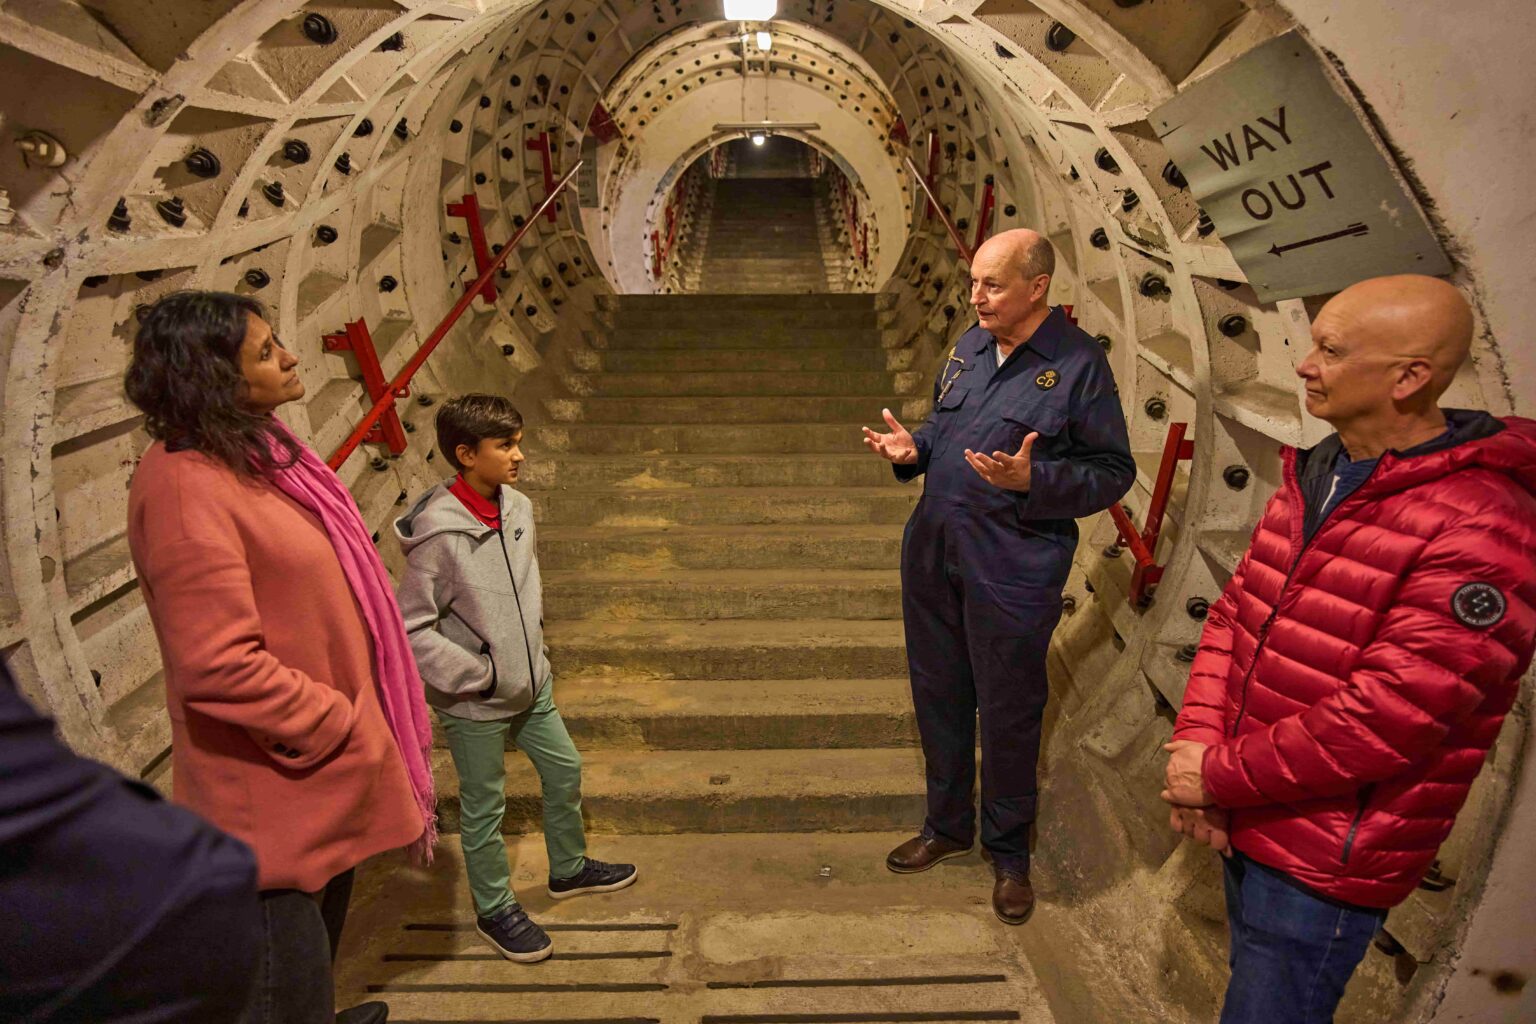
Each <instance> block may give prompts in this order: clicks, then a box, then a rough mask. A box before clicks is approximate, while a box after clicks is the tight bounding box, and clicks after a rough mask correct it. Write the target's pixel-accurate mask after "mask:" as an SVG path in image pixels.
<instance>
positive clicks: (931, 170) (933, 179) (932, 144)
mask: <svg viewBox="0 0 1536 1024" xmlns="http://www.w3.org/2000/svg"><path fill="white" fill-rule="evenodd" d="M939 156H940V149H939V133H938V132H929V133H928V174H927V177H926V178H925V179H924V180H926V181H927V182H928V189H929V191H930V192H932V193H933V194H934V195H938V191H939ZM933 210H934V204H933V199H932V198H930V199H929V200H928V208H927V210H926V211H924V213H923V222H924V223H927V221H928V219H929V218H930V217H932V216H933Z"/></svg>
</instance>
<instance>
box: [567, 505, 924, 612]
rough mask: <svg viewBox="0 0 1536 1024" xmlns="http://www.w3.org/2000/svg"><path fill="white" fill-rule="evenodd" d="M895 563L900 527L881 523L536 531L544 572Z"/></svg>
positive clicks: (841, 566)
mask: <svg viewBox="0 0 1536 1024" xmlns="http://www.w3.org/2000/svg"><path fill="white" fill-rule="evenodd" d="M900 562H901V530H900V529H899V528H898V527H896V526H894V525H885V524H882V525H877V526H807V525H804V524H802V523H795V524H793V525H790V526H677V527H671V528H664V529H655V530H650V529H635V528H630V529H622V530H615V529H613V528H611V527H607V526H596V527H592V526H565V525H551V526H547V527H541V528H540V530H539V565H540V566H541V567H542V568H543V569H544V571H545V572H546V573H551V572H553V571H557V570H566V569H581V570H585V571H587V572H607V571H612V570H616V569H624V570H630V571H641V570H647V569H667V568H677V569H727V568H729V569H733V570H736V571H744V570H752V569H776V570H785V569H891V568H893V567H896V566H899V565H900ZM549 596H551V597H553V596H554V595H552V594H551V595H549Z"/></svg>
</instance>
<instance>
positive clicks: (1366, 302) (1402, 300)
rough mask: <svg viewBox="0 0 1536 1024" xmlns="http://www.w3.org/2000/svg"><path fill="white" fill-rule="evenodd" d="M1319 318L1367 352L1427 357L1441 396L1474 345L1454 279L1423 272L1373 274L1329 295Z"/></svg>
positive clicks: (1433, 391)
mask: <svg viewBox="0 0 1536 1024" xmlns="http://www.w3.org/2000/svg"><path fill="white" fill-rule="evenodd" d="M1317 319H1318V321H1319V322H1320V323H1322V324H1323V325H1324V327H1328V326H1330V325H1333V326H1336V327H1337V328H1338V330H1339V331H1340V332H1341V333H1343V334H1344V335H1345V336H1346V337H1347V339H1348V341H1349V342H1350V343H1351V344H1352V346H1355V347H1358V348H1359V350H1360V351H1361V352H1363V353H1369V354H1372V355H1380V356H1384V357H1387V358H1391V359H1398V360H1410V359H1422V360H1425V361H1426V362H1428V363H1429V366H1430V371H1431V380H1430V387H1429V391H1430V394H1429V396H1428V397H1430V398H1431V399H1438V398H1439V397H1440V396H1441V395H1442V394H1444V393H1445V390H1446V388H1448V387H1450V386H1451V382H1452V381H1453V380H1455V378H1456V373H1457V371H1458V370H1460V369H1461V365H1462V364H1463V363H1465V362H1466V361H1467V355H1468V353H1469V352H1470V351H1471V348H1472V308H1471V307H1470V306H1468V305H1467V300H1466V299H1464V298H1462V295H1461V292H1459V291H1457V290H1456V287H1455V286H1454V285H1451V284H1449V283H1448V282H1445V281H1442V280H1440V279H1439V278H1437V277H1425V276H1424V275H1422V274H1395V275H1393V276H1391V277H1373V278H1370V279H1369V280H1365V281H1361V282H1360V283H1359V284H1353V285H1350V286H1349V287H1348V288H1346V289H1344V290H1343V291H1341V292H1339V294H1337V295H1335V296H1334V297H1333V298H1332V299H1330V300H1329V301H1328V303H1327V305H1325V306H1324V307H1323V309H1322V311H1321V312H1320V313H1319V314H1318V317H1317Z"/></svg>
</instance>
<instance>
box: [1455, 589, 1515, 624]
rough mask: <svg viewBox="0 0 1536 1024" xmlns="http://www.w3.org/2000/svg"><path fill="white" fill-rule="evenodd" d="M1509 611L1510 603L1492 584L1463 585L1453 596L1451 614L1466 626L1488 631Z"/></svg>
mask: <svg viewBox="0 0 1536 1024" xmlns="http://www.w3.org/2000/svg"><path fill="white" fill-rule="evenodd" d="M1508 610H1509V602H1508V601H1507V600H1505V598H1504V594H1503V593H1502V592H1501V591H1500V590H1499V588H1498V587H1496V586H1494V585H1493V584H1491V583H1463V584H1462V585H1461V586H1460V587H1458V588H1456V593H1454V594H1452V595H1451V614H1453V615H1455V616H1456V620H1457V621H1458V622H1460V623H1461V624H1462V625H1464V626H1471V627H1473V628H1474V629H1487V628H1488V627H1489V626H1492V625H1495V624H1497V623H1498V621H1499V620H1500V619H1502V618H1503V617H1504V613H1505V612H1506V611H1508Z"/></svg>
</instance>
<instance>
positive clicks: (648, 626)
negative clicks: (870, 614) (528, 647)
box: [544, 619, 907, 679]
mask: <svg viewBox="0 0 1536 1024" xmlns="http://www.w3.org/2000/svg"><path fill="white" fill-rule="evenodd" d="M544 635H545V639H546V640H547V641H548V643H549V648H550V660H551V661H552V662H553V663H554V666H555V671H556V672H557V673H561V674H564V675H592V676H596V675H613V674H615V673H617V674H622V675H632V674H640V675H653V676H656V677H658V678H663V679H763V678H772V679H859V678H866V677H876V676H882V677H889V676H898V677H899V676H903V675H906V672H907V653H906V646H905V643H904V641H903V639H902V626H901V623H900V622H899V621H897V620H894V619H891V620H881V619H793V620H778V619H716V620H710V621H690V622H610V621H596V622H587V621H559V622H548V623H546V626H545V633H544Z"/></svg>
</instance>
